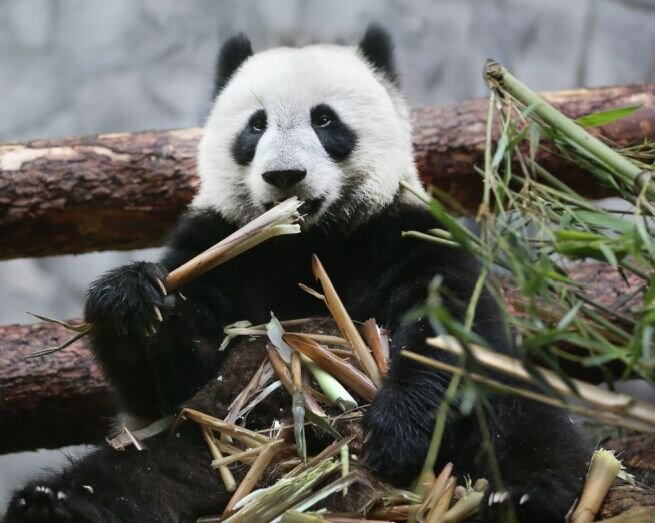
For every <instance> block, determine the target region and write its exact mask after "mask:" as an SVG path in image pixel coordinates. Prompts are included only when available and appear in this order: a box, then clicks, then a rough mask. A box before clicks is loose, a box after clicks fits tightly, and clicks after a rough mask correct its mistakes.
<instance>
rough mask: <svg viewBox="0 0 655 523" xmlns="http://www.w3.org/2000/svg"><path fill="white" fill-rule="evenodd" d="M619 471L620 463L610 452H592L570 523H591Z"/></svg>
mask: <svg viewBox="0 0 655 523" xmlns="http://www.w3.org/2000/svg"><path fill="white" fill-rule="evenodd" d="M620 471H621V462H620V461H619V460H618V459H616V456H614V453H613V452H612V451H610V450H604V449H599V450H597V451H596V452H594V455H593V456H592V458H591V463H590V465H589V472H588V473H587V479H586V480H585V484H584V489H583V490H582V496H580V501H579V503H578V505H577V506H576V507H575V511H574V512H573V515H572V516H571V520H570V523H591V522H592V521H593V520H594V519H595V517H596V514H598V509H600V506H601V505H602V503H603V500H604V499H605V496H606V495H607V492H608V491H609V489H610V487H611V486H612V483H614V480H615V479H616V476H617V475H618V473H619V472H620Z"/></svg>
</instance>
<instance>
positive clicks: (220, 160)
mask: <svg viewBox="0 0 655 523" xmlns="http://www.w3.org/2000/svg"><path fill="white" fill-rule="evenodd" d="M198 171H199V175H200V178H201V187H200V191H199V193H198V195H197V196H196V198H195V200H194V202H193V207H196V208H207V207H209V208H213V209H215V210H217V211H219V212H220V213H221V214H222V215H223V216H224V217H225V218H226V219H228V220H229V221H231V222H233V223H235V224H238V225H241V224H243V223H245V222H247V221H249V220H251V219H253V218H254V217H255V216H257V215H259V214H261V213H262V212H263V211H265V210H266V209H268V208H270V207H271V206H273V205H274V204H275V203H276V202H279V201H282V200H284V199H285V198H288V197H289V196H292V195H295V196H298V198H299V199H301V200H303V201H305V202H306V203H305V205H304V206H303V207H302V208H301V212H302V213H303V214H305V220H304V223H305V225H306V226H308V227H309V226H312V225H314V224H317V223H321V224H329V223H333V222H342V223H343V222H345V223H349V224H353V225H354V224H356V223H358V222H361V221H365V220H366V218H367V217H370V216H373V215H374V214H376V212H377V211H378V210H380V209H381V208H383V207H384V206H386V205H388V204H389V203H391V202H392V201H393V199H394V198H395V197H396V196H397V194H398V188H399V182H400V181H401V180H407V181H409V182H410V183H413V184H415V185H419V182H418V177H417V173H416V168H415V165H414V158H413V152H412V143H411V129H410V124H409V120H408V109H407V106H406V104H405V103H404V102H403V100H402V99H401V97H400V95H399V93H398V90H397V89H396V88H395V86H393V84H392V83H391V82H390V81H388V80H387V79H386V78H385V77H384V76H383V75H382V74H381V73H379V72H378V71H374V69H373V68H372V67H371V65H369V63H368V62H367V61H366V60H365V59H363V58H362V57H361V56H360V54H359V53H358V51H357V50H356V49H355V48H347V47H342V46H335V45H315V46H310V47H304V48H300V49H292V48H276V49H272V50H269V51H265V52H262V53H258V54H256V55H253V56H250V57H248V58H247V59H246V60H245V61H244V62H243V63H242V64H241V65H240V67H239V68H238V70H236V72H235V73H234V74H233V75H232V76H231V77H230V78H229V80H228V81H227V82H226V85H225V86H224V88H223V89H222V90H221V92H220V93H219V95H218V97H217V98H216V101H215V104H214V107H213V109H212V111H211V114H210V116H209V119H208V121H207V124H206V127H205V133H204V136H203V139H202V141H201V144H200V150H199V157H198Z"/></svg>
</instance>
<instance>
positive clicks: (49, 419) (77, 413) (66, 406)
mask: <svg viewBox="0 0 655 523" xmlns="http://www.w3.org/2000/svg"><path fill="white" fill-rule="evenodd" d="M70 336H71V333H70V331H67V330H66V329H64V328H63V327H61V326H59V325H55V324H52V323H36V324H34V325H9V326H6V327H0V361H1V362H2V365H0V427H2V430H0V454H3V453H7V452H16V451H21V450H32V449H37V448H56V447H61V446H64V445H72V444H77V443H90V442H99V441H102V439H103V438H104V437H105V436H106V435H107V432H108V430H109V423H110V420H111V416H112V415H113V414H114V407H113V401H112V398H111V394H110V392H109V389H108V387H107V385H106V383H105V381H104V379H103V377H102V375H101V373H100V371H99V369H98V367H97V366H96V364H95V362H94V360H93V356H92V355H91V352H90V350H89V349H88V346H87V345H86V342H85V341H79V342H77V343H75V344H73V345H72V346H70V347H68V348H67V349H65V350H62V351H59V352H57V353H56V354H54V355H52V356H50V357H41V358H35V359H25V357H26V356H28V355H29V354H31V353H32V352H34V351H35V350H39V348H46V347H50V346H56V345H59V344H60V343H61V342H63V341H64V340H66V339H68V338H69V337H70ZM86 339H87V340H88V338H86Z"/></svg>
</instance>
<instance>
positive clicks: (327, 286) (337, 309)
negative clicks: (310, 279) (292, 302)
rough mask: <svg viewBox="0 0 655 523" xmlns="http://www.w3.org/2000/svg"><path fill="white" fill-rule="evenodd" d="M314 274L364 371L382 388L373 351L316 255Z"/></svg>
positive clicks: (328, 305) (340, 328) (338, 324)
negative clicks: (365, 341)
mask: <svg viewBox="0 0 655 523" xmlns="http://www.w3.org/2000/svg"><path fill="white" fill-rule="evenodd" d="M312 272H313V273H314V276H315V277H316V278H317V279H318V280H319V281H320V282H321V286H322V287H323V292H324V293H325V300H326V303H327V307H328V309H329V310H330V313H331V314H332V316H333V317H334V320H335V321H336V323H337V326H338V327H339V330H340V331H341V334H343V336H344V338H346V339H347V340H348V341H349V342H350V345H351V346H352V349H353V353H354V354H355V357H356V358H357V360H358V361H359V363H360V365H361V366H362V369H364V371H365V372H366V373H367V374H368V376H369V378H371V380H373V383H375V385H376V387H377V388H380V387H382V375H381V374H380V371H379V370H378V366H377V364H376V363H375V360H374V359H373V356H372V355H371V351H370V350H369V348H368V347H367V346H366V344H365V343H364V340H363V339H362V337H361V336H360V334H359V331H358V330H357V327H355V324H354V323H353V320H352V319H351V318H350V315H349V314H348V312H347V311H346V308H345V307H344V305H343V302H342V301H341V298H339V295H338V294H337V291H336V290H335V288H334V285H332V281H330V278H329V276H328V275H327V272H325V269H324V268H323V265H322V264H321V261H320V260H319V259H318V257H317V256H316V255H314V256H313V257H312Z"/></svg>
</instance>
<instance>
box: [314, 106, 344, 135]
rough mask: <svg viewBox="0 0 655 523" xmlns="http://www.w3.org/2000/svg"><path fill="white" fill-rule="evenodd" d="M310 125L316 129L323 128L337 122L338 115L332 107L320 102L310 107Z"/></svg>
mask: <svg viewBox="0 0 655 523" xmlns="http://www.w3.org/2000/svg"><path fill="white" fill-rule="evenodd" d="M310 116H311V119H312V126H313V127H314V128H318V129H325V128H326V127H330V126H331V125H333V124H336V123H338V122H339V117H338V116H337V114H336V113H335V112H334V110H333V109H332V107H330V106H329V105H327V104H320V105H317V106H316V107H314V108H312V110H311V112H310Z"/></svg>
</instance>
